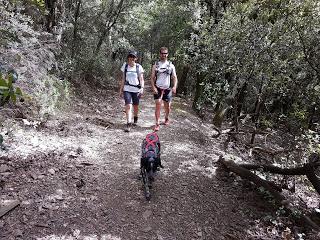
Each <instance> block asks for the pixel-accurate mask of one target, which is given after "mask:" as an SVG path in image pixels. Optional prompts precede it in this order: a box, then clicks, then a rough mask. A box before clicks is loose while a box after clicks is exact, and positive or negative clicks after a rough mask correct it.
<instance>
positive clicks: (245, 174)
mask: <svg viewBox="0 0 320 240" xmlns="http://www.w3.org/2000/svg"><path fill="white" fill-rule="evenodd" d="M219 163H221V164H222V165H223V166H224V167H226V168H227V169H228V170H230V171H232V172H234V173H236V174H238V175H239V176H240V177H242V178H245V179H248V180H249V181H251V182H253V183H255V184H256V185H257V186H262V187H264V188H265V189H266V190H268V191H269V192H270V193H271V195H272V196H273V197H274V198H275V200H276V201H277V202H278V203H279V204H281V205H283V206H284V207H285V209H286V210H288V211H289V213H291V215H292V216H294V217H296V218H298V220H302V221H303V223H304V224H306V225H308V226H309V227H311V228H312V229H315V230H317V231H319V230H320V227H319V226H318V225H317V224H316V223H315V222H313V221H312V220H311V219H310V218H309V217H308V216H305V215H304V214H300V215H298V216H296V214H294V213H295V212H296V211H295V210H294V209H293V207H292V205H291V204H290V203H289V202H288V201H287V200H286V199H285V197H284V196H283V195H282V194H281V193H279V192H278V191H277V190H276V189H275V188H274V187H273V186H272V184H270V183H269V182H268V181H265V180H263V179H261V178H260V177H258V176H257V175H255V174H253V173H252V172H250V171H249V170H248V169H246V168H243V167H241V166H239V165H237V164H236V163H234V162H233V161H226V160H224V159H223V157H222V156H220V158H219Z"/></svg>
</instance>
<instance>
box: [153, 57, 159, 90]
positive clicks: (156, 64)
mask: <svg viewBox="0 0 320 240" xmlns="http://www.w3.org/2000/svg"><path fill="white" fill-rule="evenodd" d="M154 65H155V67H156V69H155V71H154V75H155V80H154V84H156V82H157V78H158V72H159V70H158V69H159V61H156V62H155V63H154Z"/></svg>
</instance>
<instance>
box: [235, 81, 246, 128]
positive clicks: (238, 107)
mask: <svg viewBox="0 0 320 240" xmlns="http://www.w3.org/2000/svg"><path fill="white" fill-rule="evenodd" d="M247 86H248V83H247V81H246V82H244V84H243V85H242V86H241V88H240V90H239V92H238V93H237V94H236V96H235V97H234V111H233V112H234V113H233V126H235V131H236V132H238V130H239V123H238V119H239V116H240V114H241V111H242V107H243V104H244V100H245V92H246V90H247Z"/></svg>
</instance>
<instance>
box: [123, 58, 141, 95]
mask: <svg viewBox="0 0 320 240" xmlns="http://www.w3.org/2000/svg"><path fill="white" fill-rule="evenodd" d="M128 66H129V65H128V63H126V65H125V67H124V78H125V85H129V86H133V87H137V88H139V89H140V88H141V85H140V71H139V67H140V64H138V63H136V72H137V76H138V80H139V84H138V85H132V84H130V83H129V82H128V81H127V72H128Z"/></svg>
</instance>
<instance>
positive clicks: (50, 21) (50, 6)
mask: <svg viewBox="0 0 320 240" xmlns="http://www.w3.org/2000/svg"><path fill="white" fill-rule="evenodd" d="M56 3H57V0H45V5H46V9H47V10H48V15H47V16H46V18H47V22H46V28H47V31H48V32H52V28H53V27H54V26H56Z"/></svg>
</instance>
